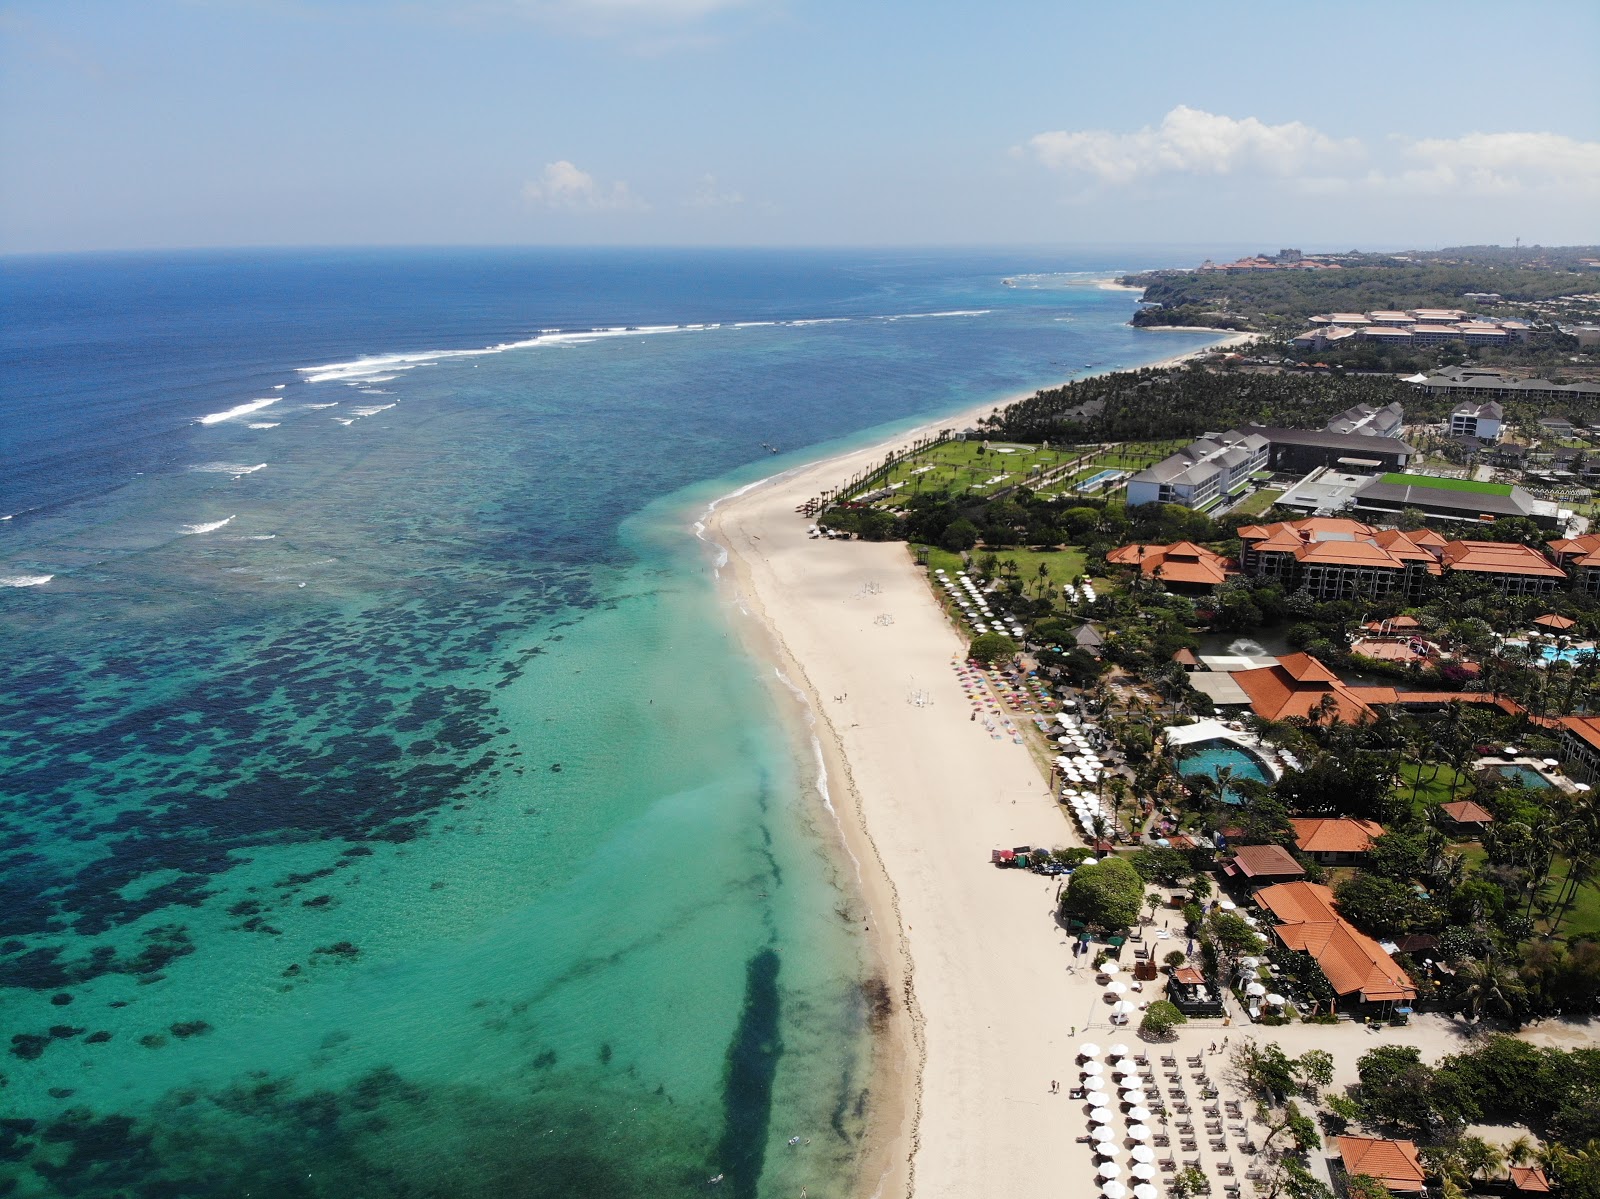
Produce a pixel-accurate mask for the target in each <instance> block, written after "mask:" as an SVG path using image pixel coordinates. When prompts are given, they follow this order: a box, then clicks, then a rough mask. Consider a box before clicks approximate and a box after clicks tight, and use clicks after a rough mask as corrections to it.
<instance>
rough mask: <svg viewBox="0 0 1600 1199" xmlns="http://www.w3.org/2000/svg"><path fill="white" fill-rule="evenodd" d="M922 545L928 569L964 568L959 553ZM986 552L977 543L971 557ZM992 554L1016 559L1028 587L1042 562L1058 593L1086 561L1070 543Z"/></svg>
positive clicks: (1005, 573) (1097, 586) (1035, 579)
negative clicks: (1046, 547)
mask: <svg viewBox="0 0 1600 1199" xmlns="http://www.w3.org/2000/svg"><path fill="white" fill-rule="evenodd" d="M923 548H924V547H921V546H919V547H918V549H919V550H921V549H923ZM925 548H926V550H927V555H928V570H929V572H930V573H931V572H932V571H935V570H944V571H947V572H948V573H950V574H952V575H953V574H955V573H956V572H957V571H960V570H965V569H966V567H965V566H963V565H962V562H961V555H960V554H952V553H951V552H950V551H949V550H942V549H939V548H938V547H937V546H927V547H925ZM986 553H988V551H987V550H985V549H983V548H982V547H981V546H980V547H979V548H978V549H977V550H976V551H975V552H974V555H973V556H974V559H977V558H981V557H983V556H984V555H985V554H986ZM994 555H995V557H997V558H998V559H1000V561H1001V563H1006V562H1012V561H1015V562H1016V564H1017V576H1018V577H1020V578H1021V579H1022V581H1023V582H1024V583H1027V584H1028V585H1029V590H1030V591H1032V589H1033V584H1035V583H1037V582H1038V579H1039V567H1040V566H1041V565H1042V566H1044V567H1045V568H1046V569H1047V571H1048V572H1049V578H1050V585H1051V588H1052V590H1053V591H1054V592H1055V594H1056V595H1057V596H1058V597H1059V595H1060V594H1061V587H1062V584H1064V583H1070V582H1072V581H1073V580H1075V579H1076V578H1077V577H1078V576H1079V575H1081V574H1082V573H1083V567H1084V561H1085V559H1084V554H1083V551H1082V550H1081V549H1078V548H1077V547H1076V546H1069V547H1067V548H1066V549H1062V550H1056V551H1053V552H1052V551H1049V550H995V551H994ZM1000 575H1001V577H1002V578H1004V577H1009V572H1008V571H1006V570H1005V569H1004V568H1002V569H1001V571H1000ZM1095 589H1096V590H1100V589H1101V586H1100V580H1096V582H1095Z"/></svg>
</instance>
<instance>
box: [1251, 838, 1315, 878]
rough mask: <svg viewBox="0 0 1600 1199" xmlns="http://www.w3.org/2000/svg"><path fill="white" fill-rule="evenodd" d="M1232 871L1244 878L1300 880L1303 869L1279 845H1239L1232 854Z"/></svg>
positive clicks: (1290, 854) (1302, 875)
mask: <svg viewBox="0 0 1600 1199" xmlns="http://www.w3.org/2000/svg"><path fill="white" fill-rule="evenodd" d="M1233 869H1234V870H1235V871H1237V872H1238V873H1239V874H1240V875H1242V876H1243V877H1244V878H1301V877H1304V875H1305V867H1303V866H1301V865H1300V863H1299V862H1297V861H1295V860H1294V855H1293V854H1292V853H1290V852H1289V851H1288V850H1287V849H1285V848H1284V847H1283V846H1281V845H1241V846H1239V848H1238V849H1236V850H1234V853H1233Z"/></svg>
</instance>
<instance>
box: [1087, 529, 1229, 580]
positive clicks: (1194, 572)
mask: <svg viewBox="0 0 1600 1199" xmlns="http://www.w3.org/2000/svg"><path fill="white" fill-rule="evenodd" d="M1106 561H1107V562H1110V563H1111V564H1112V565H1114V566H1137V567H1138V568H1139V573H1140V574H1142V575H1143V576H1144V577H1145V578H1147V579H1151V580H1154V581H1155V582H1158V583H1160V584H1162V585H1163V586H1165V587H1169V588H1172V589H1174V590H1177V591H1210V590H1211V589H1212V588H1214V587H1216V585H1217V584H1218V583H1222V582H1225V581H1226V580H1227V579H1228V578H1229V577H1230V576H1232V575H1235V574H1238V573H1239V572H1238V568H1237V567H1236V566H1235V565H1234V562H1233V559H1231V558H1224V557H1223V556H1222V555H1221V554H1218V553H1215V552H1213V551H1212V550H1208V549H1206V548H1205V546H1203V545H1196V544H1195V543H1194V542H1192V541H1179V542H1176V543H1174V544H1172V545H1124V546H1120V547H1118V548H1117V549H1114V550H1112V551H1111V552H1110V553H1109V554H1107V555H1106Z"/></svg>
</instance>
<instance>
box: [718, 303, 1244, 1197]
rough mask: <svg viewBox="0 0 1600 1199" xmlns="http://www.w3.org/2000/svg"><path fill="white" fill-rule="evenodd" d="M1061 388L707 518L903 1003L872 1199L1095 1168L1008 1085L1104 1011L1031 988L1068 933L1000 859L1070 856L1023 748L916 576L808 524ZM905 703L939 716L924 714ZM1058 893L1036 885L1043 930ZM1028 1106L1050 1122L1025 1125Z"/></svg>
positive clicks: (867, 1161)
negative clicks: (847, 486) (967, 680)
mask: <svg viewBox="0 0 1600 1199" xmlns="http://www.w3.org/2000/svg"><path fill="white" fill-rule="evenodd" d="M1191 331H1192V332H1203V331H1201V330H1191ZM1236 336H1244V337H1253V336H1254V335H1251V334H1245V335H1230V336H1229V337H1227V338H1224V339H1223V341H1222V342H1221V343H1217V342H1213V343H1211V344H1208V345H1206V346H1203V347H1197V348H1196V349H1193V350H1189V351H1186V352H1185V353H1182V354H1178V355H1174V356H1172V357H1169V358H1166V359H1162V360H1161V361H1159V362H1155V363H1151V364H1149V366H1155V367H1160V366H1170V365H1174V364H1176V363H1178V362H1182V361H1184V360H1187V359H1189V358H1192V357H1195V356H1197V355H1200V354H1205V353H1210V352H1212V351H1214V350H1216V349H1217V348H1219V345H1228V344H1237V340H1236ZM1128 369H1148V368H1128ZM1101 373H1111V372H1101ZM1060 385H1061V384H1059V383H1047V384H1042V385H1041V386H1040V387H1037V388H1034V389H1031V390H1028V391H1021V392H1017V393H1015V394H1012V395H1008V396H1006V397H1003V398H1000V399H996V400H990V401H986V402H984V403H982V404H979V405H975V406H971V407H969V408H966V409H963V410H961V411H959V412H955V413H952V414H949V415H947V416H944V417H941V418H937V419H935V420H933V421H929V422H923V423H920V424H918V425H917V426H916V427H915V428H911V429H907V430H905V431H903V432H901V433H898V434H894V435H892V436H889V437H887V438H884V439H882V440H879V441H875V442H874V443H873V444H870V445H867V446H862V447H859V448H857V449H853V450H849V451H846V452H843V453H839V454H834V455H831V456H828V457H825V458H821V459H817V460H813V461H811V462H809V463H805V464H803V465H800V466H797V467H793V468H791V469H789V470H786V471H783V472H781V473H779V474H776V475H772V476H769V477H767V478H764V479H761V480H758V481H756V482H754V483H750V484H747V485H745V486H743V487H740V488H738V489H736V490H735V491H733V492H731V493H729V494H727V495H724V496H722V497H720V498H718V499H716V500H714V501H713V502H712V503H711V505H710V506H709V508H707V509H706V510H704V512H703V514H702V515H700V517H699V522H698V523H699V524H700V525H701V527H702V529H703V532H702V533H701V534H700V535H701V536H702V538H703V539H704V540H706V541H707V542H709V543H710V544H711V545H713V546H715V547H716V548H718V549H720V550H721V551H722V553H724V554H725V555H726V565H725V567H723V568H722V569H719V570H718V572H717V575H718V586H719V589H721V590H723V592H724V594H725V595H727V596H728V597H729V599H730V601H731V602H730V607H731V608H732V609H735V610H736V612H737V613H741V614H742V615H744V616H746V617H748V618H749V619H748V620H735V622H734V624H735V627H736V629H737V631H738V635H739V636H740V638H741V640H742V641H744V643H745V644H746V646H747V648H748V649H749V650H750V651H751V652H752V653H753V655H754V656H755V657H756V658H757V660H758V661H759V662H761V663H763V664H764V665H765V666H766V667H768V668H770V673H769V674H768V677H769V682H770V683H771V685H772V686H774V687H775V688H777V689H779V694H780V698H781V699H782V700H783V706H784V707H787V706H788V705H794V706H795V707H794V708H791V709H789V710H791V711H793V710H795V709H798V711H797V713H796V717H797V718H796V719H795V721H794V723H793V725H792V726H791V732H792V734H793V733H798V734H799V735H798V736H795V744H796V745H797V746H798V745H803V744H805V743H806V742H807V741H808V740H809V742H810V744H811V746H812V747H813V752H814V754H815V756H816V759H817V771H818V774H817V777H816V779H815V780H814V782H813V784H812V789H813V790H815V792H816V797H817V798H818V799H820V800H821V801H822V803H823V805H824V807H825V808H826V809H829V810H830V811H831V813H832V817H833V820H834V822H835V824H836V825H837V828H838V838H839V840H838V843H837V844H836V845H835V846H834V847H832V848H833V850H834V852H835V853H837V852H839V851H840V850H842V851H843V856H844V857H847V858H848V859H849V862H848V864H845V865H844V866H843V868H845V869H848V870H853V871H854V873H855V875H856V880H857V883H856V888H857V891H858V893H859V894H858V896H857V897H856V898H857V899H858V902H859V903H860V904H861V906H862V909H863V913H862V914H863V919H864V922H865V926H866V927H865V930H864V935H865V936H866V938H867V940H866V946H867V950H868V953H869V955H870V959H871V963H872V965H871V973H872V974H873V975H875V976H876V977H880V978H882V979H883V980H884V981H885V982H886V983H887V984H888V987H889V990H890V993H891V995H893V996H894V1000H895V1001H894V1008H893V1013H892V1016H891V1018H890V1019H889V1020H888V1021H886V1023H885V1027H884V1028H882V1029H881V1030H875V1031H874V1034H873V1039H872V1070H871V1081H870V1083H869V1105H870V1106H869V1115H868V1131H867V1134H866V1139H865V1144H864V1146H863V1148H862V1152H861V1158H860V1173H859V1175H858V1180H859V1181H858V1189H859V1190H860V1192H861V1193H863V1194H870V1195H873V1196H880V1195H881V1196H893V1195H912V1194H923V1195H949V1196H952V1197H954V1196H961V1197H963V1199H964V1197H965V1196H968V1195H971V1194H975V1193H980V1191H981V1189H983V1188H985V1187H988V1186H992V1184H993V1174H994V1169H995V1163H996V1162H997V1161H998V1162H1004V1161H1007V1160H1012V1161H1019V1160H1028V1161H1030V1162H1032V1161H1037V1162H1038V1163H1039V1164H1041V1165H1044V1166H1046V1168H1045V1169H1042V1170H1035V1169H1032V1168H1031V1167H1030V1169H1029V1170H1028V1171H1026V1173H1028V1174H1029V1175H1030V1176H1031V1177H1032V1178H1037V1179H1038V1180H1039V1181H1038V1183H1037V1185H1038V1186H1039V1187H1040V1193H1043V1192H1044V1190H1045V1189H1046V1188H1048V1187H1050V1186H1051V1184H1052V1183H1053V1184H1054V1185H1055V1186H1057V1187H1058V1186H1059V1177H1061V1176H1066V1177H1071V1176H1073V1175H1074V1174H1076V1173H1077V1171H1078V1170H1080V1169H1087V1168H1088V1166H1089V1161H1090V1159H1089V1158H1088V1157H1087V1151H1086V1149H1085V1148H1084V1147H1083V1146H1080V1145H1078V1144H1076V1143H1075V1142H1074V1141H1073V1140H1072V1139H1071V1138H1063V1137H1062V1136H1061V1135H1060V1134H1061V1131H1062V1129H1061V1128H1059V1127H1058V1126H1057V1124H1056V1120H1055V1118H1053V1117H1047V1116H1046V1113H1047V1112H1048V1111H1049V1110H1050V1105H1049V1104H1048V1103H1043V1102H1040V1101H1039V1100H1038V1098H1037V1096H1038V1094H1042V1093H1044V1092H1045V1091H1046V1088H1047V1086H1048V1083H1049V1081H1050V1075H1049V1074H1048V1072H1047V1073H1045V1074H1044V1075H1042V1076H1041V1079H1040V1080H1037V1088H1036V1090H1031V1093H1030V1095H1029V1097H1028V1098H1022V1097H1020V1096H1012V1095H1008V1094H1006V1093H1005V1092H1006V1090H1007V1089H1008V1087H1009V1086H1010V1084H1011V1083H1013V1082H1014V1081H1015V1080H1014V1078H1013V1073H1012V1069H1011V1067H1013V1066H1014V1067H1018V1068H1021V1069H1023V1070H1028V1069H1031V1068H1032V1064H1031V1063H1030V1060H1029V1059H1030V1056H1031V1057H1034V1058H1036V1059H1039V1060H1041V1061H1042V1060H1043V1059H1045V1058H1046V1057H1048V1061H1049V1064H1048V1065H1041V1066H1039V1067H1038V1068H1039V1069H1041V1070H1045V1071H1049V1070H1052V1069H1053V1070H1054V1071H1055V1072H1056V1074H1057V1075H1058V1076H1061V1075H1064V1073H1065V1072H1066V1071H1067V1068H1068V1066H1069V1065H1070V1047H1069V1046H1068V1044H1067V1041H1068V1040H1069V1036H1068V1034H1067V1030H1066V1028H1064V1027H1062V1022H1063V1020H1066V1021H1067V1024H1068V1026H1072V1025H1073V1021H1077V1023H1078V1024H1079V1025H1081V1026H1082V1027H1084V1028H1087V1027H1088V1026H1089V1025H1090V1024H1091V1023H1092V1022H1093V1020H1094V1017H1095V1014H1096V1008H1095V1003H1096V1000H1097V998H1098V995H1097V994H1094V993H1092V992H1094V988H1093V985H1092V981H1090V980H1088V979H1082V980H1080V979H1078V978H1077V976H1076V975H1075V974H1069V973H1066V972H1064V971H1062V970H1060V969H1053V970H1051V971H1049V972H1048V974H1047V977H1045V978H1043V979H1041V978H1040V977H1038V973H1039V972H1038V968H1037V961H1038V959H1039V957H1040V955H1042V954H1046V953H1048V954H1050V955H1051V956H1052V958H1056V959H1058V960H1064V955H1065V952H1066V951H1065V949H1064V948H1063V946H1065V944H1066V942H1065V939H1064V933H1063V932H1062V931H1061V930H1060V929H1059V928H1058V927H1057V926H1056V925H1055V923H1054V921H1050V920H1041V919H1040V918H1039V907H1040V900H1041V896H1040V892H1039V889H1038V888H1039V886H1040V880H1039V879H1038V878H1036V877H1035V876H1032V875H1028V876H1026V877H1012V876H1011V875H1009V874H1008V873H1003V872H999V871H995V870H993V869H992V868H991V867H990V866H989V864H988V852H987V851H988V850H989V849H990V848H992V846H993V845H1013V844H1022V843H1024V842H1026V843H1029V844H1032V843H1043V844H1052V845H1058V844H1072V843H1076V842H1077V841H1078V840H1079V839H1078V837H1077V835H1076V832H1075V830H1074V829H1073V828H1072V827H1071V825H1070V824H1069V823H1068V822H1067V821H1066V819H1065V818H1064V817H1063V816H1062V814H1061V812H1060V809H1059V807H1058V805H1057V804H1056V802H1055V798H1054V796H1053V795H1052V794H1051V793H1050V790H1049V788H1048V785H1047V782H1046V780H1045V778H1044V776H1043V775H1042V774H1041V773H1040V771H1039V768H1038V766H1037V764H1036V763H1035V762H1034V761H1033V759H1032V757H1031V756H1030V755H1029V753H1028V751H1027V748H1026V747H1025V746H1023V745H1017V744H1015V743H1013V742H1012V741H1011V740H1010V739H998V740H997V739H992V738H991V737H990V735H989V733H988V732H987V731H986V730H985V729H984V727H983V726H982V725H979V724H976V723H975V722H972V721H971V720H970V719H969V708H968V705H967V703H966V698H965V696H964V694H963V692H962V691H961V688H960V687H959V685H958V683H957V679H956V676H955V673H954V669H953V666H954V663H956V662H959V661H963V660H964V659H965V649H966V644H967V643H966V639H965V638H964V637H963V636H962V635H961V634H960V633H959V632H958V631H957V629H956V628H955V627H954V626H953V625H952V624H951V623H950V621H949V620H948V618H947V617H946V615H945V613H944V610H943V609H942V608H941V607H940V605H939V604H938V603H937V601H936V600H935V599H934V596H933V594H932V592H931V591H930V590H929V588H928V585H927V581H926V575H925V572H924V571H923V570H922V568H920V567H918V566H917V565H915V563H914V562H913V561H912V559H911V556H910V555H909V554H908V553H907V551H906V547H905V546H904V544H903V543H900V542H877V543H874V542H834V541H825V540H815V541H814V540H812V539H810V538H808V537H807V536H806V534H805V529H806V527H807V525H808V524H809V523H811V522H809V521H808V520H806V518H804V517H802V516H800V515H799V514H798V513H796V512H795V507H796V506H797V505H798V504H800V503H803V502H804V501H805V500H807V499H809V498H811V497H812V496H814V495H816V494H818V493H820V492H821V491H823V490H824V489H826V488H828V487H831V486H834V485H836V484H837V482H838V481H839V480H840V479H841V478H844V477H846V476H848V475H849V474H850V473H851V471H853V470H855V469H858V468H859V467H860V466H864V465H867V464H870V463H874V462H877V461H880V460H881V459H882V456H883V454H884V453H885V452H887V451H888V449H889V448H890V447H897V446H900V445H903V444H905V443H907V442H909V441H912V440H914V439H915V438H916V437H918V436H920V435H923V434H926V433H928V432H929V431H933V430H937V429H940V428H947V427H950V426H951V425H958V426H959V425H962V424H969V423H972V422H973V421H975V420H976V419H978V418H979V417H982V416H985V415H987V414H988V413H990V412H992V411H993V410H994V409H995V408H997V407H1004V406H1006V405H1008V404H1011V403H1014V402H1016V401H1017V400H1019V399H1025V398H1028V397H1029V396H1032V395H1033V394H1035V393H1036V392H1037V391H1038V390H1042V389H1048V388H1050V387H1053V386H1060ZM885 617H887V618H888V620H887V621H885V619H884V618H885ZM764 673H766V672H764ZM913 692H915V693H916V694H918V695H923V696H926V697H927V702H925V703H916V704H913V702H912V700H911V695H912V693H913ZM825 697H827V698H825ZM957 746H959V748H957ZM953 757H954V759H955V760H952V758H953ZM1055 885H1056V884H1055V883H1054V882H1053V881H1049V882H1045V883H1044V884H1043V886H1044V891H1045V892H1046V893H1048V894H1046V895H1044V897H1043V898H1044V902H1045V904H1046V907H1047V909H1048V908H1049V907H1050V906H1052V904H1053V900H1052V896H1053V893H1054V890H1055ZM919 923H920V924H921V925H922V927H923V930H924V931H923V932H921V933H918V932H917V931H916V927H917V925H918V924H919ZM1085 987H1087V991H1086V990H1085ZM1101 1014H1102V1015H1103V1013H1101ZM1046 1050H1048V1051H1049V1052H1048V1054H1046V1053H1045V1052H1044V1051H1046ZM1063 1054H1065V1055H1067V1056H1066V1057H1065V1058H1063V1056H1062V1055H1063ZM1006 1063H1010V1065H1009V1066H1008V1065H1007V1064H1006ZM1018 1104H1021V1105H1031V1106H1032V1107H1034V1108H1037V1109H1039V1110H1037V1111H1031V1112H1026V1113H1021V1114H1019V1111H1018V1110H1017V1107H1016V1105H1018ZM1056 1110H1058V1111H1059V1110H1060V1108H1059V1107H1058V1108H1056ZM1080 1159H1081V1160H1080ZM1069 1170H1070V1171H1072V1173H1070V1174H1064V1175H1063V1174H1062V1173H1061V1172H1062V1171H1069ZM1080 1176H1087V1175H1086V1174H1084V1175H1080ZM1032 1185H1034V1184H1033V1183H1032V1182H1030V1183H1029V1184H1027V1186H1032ZM1017 1193H1018V1194H1022V1193H1027V1187H1026V1186H1024V1187H1023V1188H1021V1189H1019V1190H1018V1191H1017Z"/></svg>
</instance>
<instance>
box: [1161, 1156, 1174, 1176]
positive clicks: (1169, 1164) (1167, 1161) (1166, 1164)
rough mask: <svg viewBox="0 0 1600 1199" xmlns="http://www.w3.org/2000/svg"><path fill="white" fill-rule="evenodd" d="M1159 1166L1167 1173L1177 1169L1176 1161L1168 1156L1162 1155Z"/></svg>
mask: <svg viewBox="0 0 1600 1199" xmlns="http://www.w3.org/2000/svg"><path fill="white" fill-rule="evenodd" d="M1161 1168H1162V1169H1163V1170H1166V1171H1167V1172H1168V1173H1174V1172H1176V1171H1177V1169H1178V1163H1177V1162H1176V1161H1174V1160H1173V1159H1172V1158H1170V1157H1164V1158H1162V1159H1161Z"/></svg>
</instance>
